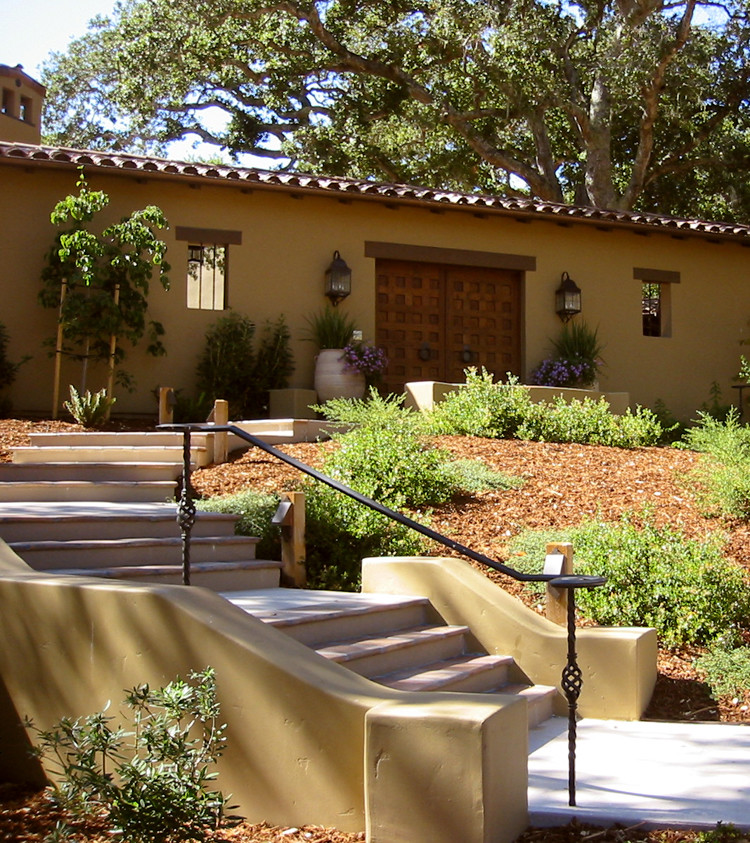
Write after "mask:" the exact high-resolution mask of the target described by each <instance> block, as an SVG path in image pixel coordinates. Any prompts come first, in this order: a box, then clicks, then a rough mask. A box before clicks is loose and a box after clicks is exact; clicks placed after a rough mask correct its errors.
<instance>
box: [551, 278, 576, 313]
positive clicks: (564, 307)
mask: <svg viewBox="0 0 750 843" xmlns="http://www.w3.org/2000/svg"><path fill="white" fill-rule="evenodd" d="M580 312H581V290H580V288H579V286H578V284H576V282H575V281H574V280H573V279H572V278H571V277H570V275H568V273H567V272H563V274H562V277H561V278H560V286H559V287H558V288H557V289H556V290H555V313H557V315H558V316H559V317H560V319H562V321H563V322H567V321H568V320H569V319H572V317H573V316H575V315H576V313H580Z"/></svg>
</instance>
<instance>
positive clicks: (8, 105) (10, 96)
mask: <svg viewBox="0 0 750 843" xmlns="http://www.w3.org/2000/svg"><path fill="white" fill-rule="evenodd" d="M2 113H3V114H7V115H9V116H10V117H15V116H16V95H15V92H14V91H12V90H11V89H10V88H3V104H2Z"/></svg>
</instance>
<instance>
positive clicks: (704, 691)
mask: <svg viewBox="0 0 750 843" xmlns="http://www.w3.org/2000/svg"><path fill="white" fill-rule="evenodd" d="M79 429H80V428H79V427H78V426H77V425H73V424H68V423H66V422H49V421H39V422H29V421H24V420H5V421H2V420H0V461H4V460H9V459H10V458H11V455H10V451H11V449H12V447H18V446H20V445H24V444H28V434H29V432H31V431H32V430H79ZM438 444H439V445H440V446H441V447H444V448H447V449H448V450H449V451H450V452H451V453H452V454H453V455H454V456H456V457H460V458H464V459H478V460H481V461H482V462H484V463H486V464H487V465H489V466H491V467H493V468H496V469H498V470H500V471H503V472H505V473H507V474H510V475H514V476H520V477H522V478H523V479H524V483H523V485H522V486H521V487H520V488H518V489H514V490H510V491H490V492H483V493H479V494H477V495H473V496H471V497H467V498H466V499H464V500H461V501H458V502H455V503H452V504H450V505H447V506H443V507H438V508H435V509H434V510H433V512H432V513H431V518H432V522H431V523H432V525H433V526H434V527H435V528H436V529H437V530H439V531H441V532H443V533H445V534H446V535H448V536H450V537H451V538H453V539H455V540H457V541H459V542H461V543H463V544H466V545H468V546H469V547H472V548H474V549H476V550H479V551H481V552H482V553H485V554H486V555H488V556H490V557H492V558H495V559H498V560H500V561H508V549H507V544H508V541H509V540H510V539H511V538H512V537H513V536H514V535H516V534H518V533H519V532H521V531H522V530H523V529H526V528H534V529H553V530H554V529H562V528H564V527H569V526H574V525H577V524H579V523H581V522H582V521H584V520H585V519H589V518H601V519H608V520H615V519H619V517H620V516H621V515H622V514H623V513H625V512H638V511H640V510H641V509H642V508H643V507H644V506H648V507H649V508H650V510H651V512H652V513H653V518H654V520H655V521H656V522H657V523H659V524H662V523H668V524H670V525H672V526H674V527H678V528H679V529H681V530H682V531H684V532H685V534H686V535H688V536H690V537H694V538H698V539H700V538H705V537H706V536H708V535H709V534H710V533H712V532H715V531H717V530H721V531H723V532H724V533H725V534H726V535H727V537H728V541H727V545H726V549H725V553H726V555H727V556H728V557H729V558H731V559H732V560H734V561H735V562H736V563H737V564H738V565H741V566H742V567H744V568H746V569H750V550H748V547H750V544H749V543H748V539H750V527H748V526H747V525H745V524H740V523H737V524H732V523H724V522H721V521H718V520H716V519H712V518H709V517H706V516H705V515H704V514H703V513H702V512H701V511H700V508H699V507H698V505H697V504H696V502H695V500H694V497H693V495H692V493H691V490H690V487H689V485H688V484H687V482H686V478H687V476H688V474H689V472H690V471H691V470H692V469H694V468H695V467H696V465H697V463H698V460H699V459H700V458H699V456H698V455H697V454H695V453H693V452H690V451H682V450H677V449H673V448H648V449H636V450H632V451H625V450H620V449H617V448H607V447H602V446H591V445H586V446H584V445H561V444H553V443H538V442H520V441H516V440H499V441H496V440H484V439H474V438H470V437H440V438H439V440H438ZM331 447H333V446H332V444H331V443H327V444H325V445H316V444H297V445H287V446H283V447H282V450H284V451H285V452H286V453H288V454H290V455H291V456H294V457H296V458H297V459H299V460H301V461H303V462H307V463H308V464H310V465H313V466H316V467H319V466H320V462H321V455H322V451H323V450H324V449H326V448H331ZM193 483H194V486H195V488H196V489H197V490H198V492H199V493H200V494H201V495H203V496H206V497H207V496H211V495H217V494H230V493H232V492H235V491H238V490H239V489H242V488H245V487H247V486H250V487H252V488H254V489H256V490H259V491H267V492H277V491H281V490H285V489H286V490H288V489H292V488H294V487H295V486H296V485H297V484H298V483H299V475H298V474H297V472H295V471H294V469H291V468H289V467H287V466H286V465H284V464H282V463H280V462H278V461H276V460H274V459H273V458H271V457H270V456H268V455H266V454H262V453H257V452H253V451H248V452H246V453H242V454H237V455H235V456H234V457H233V459H232V460H231V462H229V463H226V464H224V465H219V466H209V467H207V468H205V469H200V470H198V471H196V472H195V474H194V475H193ZM436 552H437V551H436ZM439 552H440V553H448V551H443V550H440V551H439ZM510 561H511V564H512V560H510ZM489 575H490V576H491V577H492V578H493V579H495V580H496V581H497V582H498V584H499V585H501V586H502V587H503V588H506V589H507V590H508V591H510V592H511V593H514V594H516V595H517V596H519V597H520V599H522V600H524V602H526V603H527V604H528V605H530V606H531V607H532V608H534V609H535V610H537V611H540V606H539V605H538V598H534V597H531V596H529V595H528V594H526V593H524V592H523V590H522V588H520V587H519V586H517V584H515V583H513V582H508V580H507V579H506V578H505V577H502V576H501V575H498V574H495V573H494V572H492V573H490V574H489ZM700 653H701V650H700V648H683V649H679V650H661V651H660V653H659V679H658V682H657V688H656V692H655V694H654V699H653V701H652V704H651V706H650V708H649V710H648V712H647V716H648V717H651V718H654V719H663V720H720V721H723V722H748V721H750V690H748V691H746V692H745V693H744V694H743V695H741V696H740V697H737V698H731V699H730V698H721V699H718V700H716V699H714V698H712V697H711V694H710V691H709V689H708V687H707V686H706V685H705V684H704V683H703V682H701V679H700V676H699V675H698V674H697V672H696V671H695V669H694V667H693V662H694V660H695V658H697V656H699V655H700ZM44 801H45V799H44V797H43V796H42V795H40V794H37V795H32V796H29V794H26V795H25V796H24V797H23V798H21V797H19V800H18V802H17V804H16V805H15V807H13V805H14V804H15V803H13V802H12V801H11V802H8V801H7V800H6V798H5V797H4V794H3V792H2V790H0V806H1V810H0V839H1V840H19V841H37V840H40V841H41V840H42V839H43V834H42V836H39V834H40V833H41V832H37V831H34V828H35V824H36V823H37V819H32V818H39V819H38V822H40V823H41V822H43V818H44V817H46V816H47V815H48V814H49V811H48V810H43V805H44ZM50 816H52V815H50ZM3 823H7V824H6V825H3ZM52 827H54V821H52V822H51V825H50V826H48V827H47V831H49V830H50V829H51V828H52ZM44 833H46V832H44ZM91 833H92V834H93V835H94V836H89V837H81V838H80V839H82V840H86V841H89V843H95V841H96V843H98V841H99V839H100V838H98V837H96V834H97V833H99V832H98V830H97V829H92V830H91ZM8 834H10V835H11V836H8ZM34 834H37V836H34ZM12 835H15V836H12ZM19 835H21V836H19ZM24 835H25V836H24ZM217 835H218V836H217ZM104 839H105V837H101V840H104ZM107 839H109V838H107ZM211 839H212V840H216V841H233V843H282V841H284V842H285V843H297V842H298V841H313V843H353V842H354V841H357V840H363V839H364V835H356V834H355V835H351V834H345V833H343V832H339V831H336V830H335V829H321V828H317V827H304V828H300V829H281V828H274V827H270V826H266V825H249V824H247V823H243V824H241V825H239V826H237V827H234V828H228V829H223V830H221V831H219V832H216V835H215V836H213V837H212V838H211ZM573 840H575V841H582V840H583V841H587V840H592V841H603V842H604V843H608V841H619V843H625V841H633V842H634V843H635V841H651V843H678V841H693V840H696V837H695V835H694V834H693V833H692V832H685V831H668V832H655V831H644V830H642V829H640V828H637V827H636V828H632V829H627V830H625V831H623V830H622V829H615V828H613V829H607V830H602V829H596V828H593V827H584V826H579V825H575V824H573V825H571V826H567V827H565V828H559V829H541V830H534V829H531V830H529V831H528V832H527V833H526V834H525V835H523V836H522V837H521V838H520V841H521V843H532V841H545V843H570V841H573Z"/></svg>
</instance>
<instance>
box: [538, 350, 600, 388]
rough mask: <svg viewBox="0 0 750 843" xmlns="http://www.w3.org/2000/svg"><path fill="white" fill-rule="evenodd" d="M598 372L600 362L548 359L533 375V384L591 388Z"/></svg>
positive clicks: (543, 361)
mask: <svg viewBox="0 0 750 843" xmlns="http://www.w3.org/2000/svg"><path fill="white" fill-rule="evenodd" d="M598 370H599V366H598V361H594V362H590V361H588V360H564V359H561V358H552V357H548V358H547V359H546V360H542V362H541V363H540V364H539V365H538V366H537V367H536V369H534V371H533V372H532V373H531V382H532V383H533V384H537V385H538V386H569V387H575V386H589V385H591V384H592V383H593V382H594V380H595V379H596V375H597V372H598Z"/></svg>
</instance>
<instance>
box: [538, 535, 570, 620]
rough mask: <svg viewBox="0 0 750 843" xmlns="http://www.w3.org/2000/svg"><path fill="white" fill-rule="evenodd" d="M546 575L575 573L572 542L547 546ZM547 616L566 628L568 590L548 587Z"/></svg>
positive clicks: (554, 543)
mask: <svg viewBox="0 0 750 843" xmlns="http://www.w3.org/2000/svg"><path fill="white" fill-rule="evenodd" d="M544 573H545V574H555V575H556V576H565V575H567V574H572V573H573V545H572V544H570V542H553V543H552V544H548V545H547V556H546V557H545V560H544ZM545 614H546V616H547V619H548V620H551V621H552V622H553V623H556V624H559V625H560V626H565V625H566V624H567V620H568V589H566V588H554V587H553V586H550V585H547V600H546V603H545Z"/></svg>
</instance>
